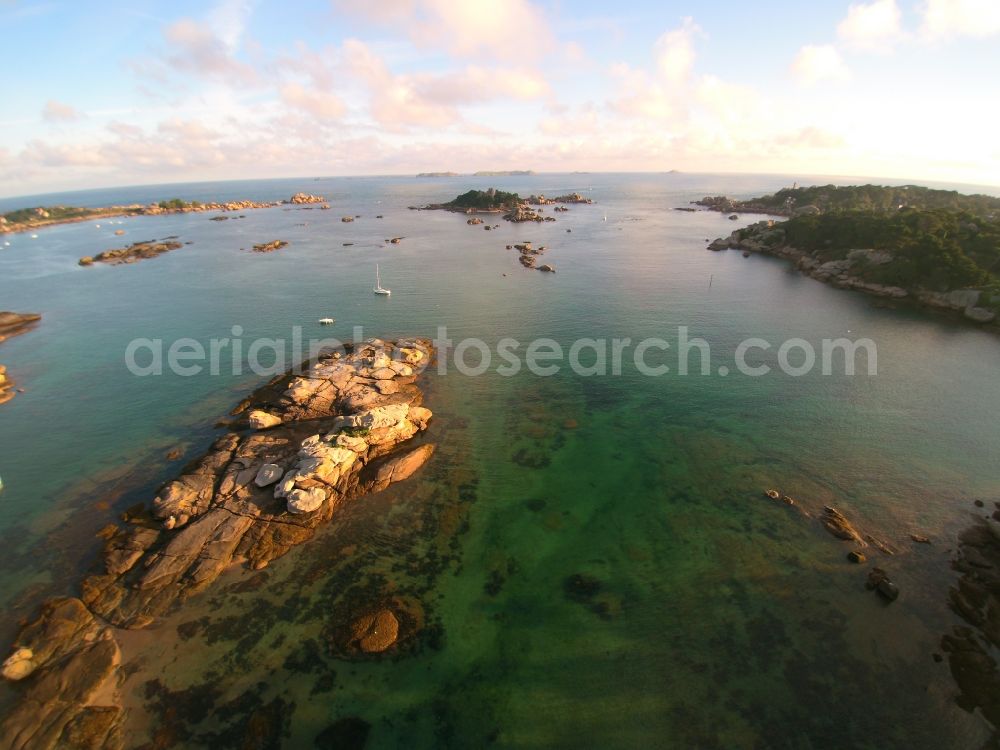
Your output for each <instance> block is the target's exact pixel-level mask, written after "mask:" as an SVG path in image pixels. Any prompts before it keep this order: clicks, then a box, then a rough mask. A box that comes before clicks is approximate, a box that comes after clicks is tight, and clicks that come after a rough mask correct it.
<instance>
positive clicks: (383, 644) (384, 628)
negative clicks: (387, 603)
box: [351, 609, 399, 654]
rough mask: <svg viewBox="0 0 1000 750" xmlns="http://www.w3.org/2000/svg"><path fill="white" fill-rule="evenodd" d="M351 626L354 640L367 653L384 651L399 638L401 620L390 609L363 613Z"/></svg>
mask: <svg viewBox="0 0 1000 750" xmlns="http://www.w3.org/2000/svg"><path fill="white" fill-rule="evenodd" d="M351 628H352V630H353V638H352V642H353V643H354V644H355V645H356V646H357V647H358V648H359V649H360V650H361V651H362V652H363V653H366V654H378V653H382V652H383V651H385V650H386V649H388V648H390V647H392V646H393V645H394V644H395V643H396V640H397V638H399V620H398V619H397V618H396V615H394V614H393V613H392V610H389V609H381V610H379V611H378V612H373V613H371V614H367V615H363V616H362V617H360V618H358V619H357V620H356V621H355V622H354V624H353V625H352V626H351Z"/></svg>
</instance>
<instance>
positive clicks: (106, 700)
mask: <svg viewBox="0 0 1000 750" xmlns="http://www.w3.org/2000/svg"><path fill="white" fill-rule="evenodd" d="M431 356H432V350H431V344H430V342H429V341H427V340H425V339H407V340H399V341H396V342H394V343H391V342H385V341H381V340H379V339H371V340H368V341H365V342H361V343H358V344H356V345H349V346H347V347H345V349H344V351H343V352H335V353H330V354H327V355H323V356H321V357H320V358H319V359H318V360H316V361H314V362H312V363H311V364H309V365H308V366H307V367H306V368H305V370H304V372H302V374H295V373H288V374H286V375H283V376H279V377H278V378H275V379H274V380H273V381H272V382H270V383H268V384H267V385H265V386H264V387H263V388H261V389H259V390H258V391H256V392H255V393H254V394H252V395H251V396H250V397H249V398H247V399H245V400H244V401H243V402H242V403H241V404H240V405H239V406H238V407H237V408H236V409H235V410H234V415H235V416H236V417H237V421H236V422H235V423H234V424H233V425H232V426H231V431H229V432H227V434H225V435H223V436H222V437H220V438H219V439H218V440H217V441H216V442H215V443H214V444H213V445H212V447H211V449H210V450H209V451H208V453H207V454H206V455H205V456H204V457H203V458H201V459H200V460H198V461H196V462H194V463H193V464H191V465H189V466H188V467H187V469H186V470H185V471H184V473H183V474H181V475H180V476H179V477H177V478H176V479H175V480H173V481H171V482H168V483H167V484H166V485H165V486H164V487H163V488H162V489H161V490H160V491H159V493H158V494H157V496H156V497H155V499H154V500H153V502H152V504H151V505H150V506H149V507H148V508H142V507H141V506H140V507H139V508H133V509H130V510H129V511H127V512H126V513H125V515H124V524H123V525H120V526H111V527H109V528H108V529H106V530H105V531H104V532H102V535H103V537H104V538H105V539H106V543H105V547H104V555H103V561H102V562H101V568H102V569H101V570H99V571H95V572H94V573H93V574H92V575H90V576H89V577H87V578H86V579H85V580H84V581H83V583H82V586H81V596H80V598H75V597H62V598H58V599H54V600H52V601H49V602H48V603H46V604H45V605H44V606H43V607H42V608H41V611H40V613H39V615H38V617H37V619H35V620H34V621H32V622H30V623H28V624H27V625H25V626H24V628H23V629H22V631H21V633H20V634H19V635H18V637H17V638H16V640H15V642H14V644H13V646H12V649H11V653H10V656H9V657H8V658H7V659H6V661H4V662H3V666H2V674H3V677H5V678H6V679H8V680H12V681H18V682H22V683H23V688H22V690H21V691H20V694H19V702H18V703H17V705H16V706H14V707H13V708H12V710H10V711H9V712H8V713H7V715H6V717H5V718H4V719H3V723H2V725H0V732H2V736H3V737H4V738H5V740H6V741H7V743H8V744H7V746H8V747H10V748H12V749H13V750H49V749H50V748H65V747H78V746H79V747H83V746H86V747H102V748H120V747H122V746H123V744H124V738H123V737H122V732H121V725H122V721H123V709H122V707H121V699H120V695H119V685H120V683H121V680H122V679H123V676H124V674H125V673H126V672H127V671H128V670H131V669H134V668H137V665H134V664H122V656H121V650H120V648H119V645H118V638H117V635H116V633H117V631H116V629H117V628H129V629H137V628H144V627H147V626H148V625H150V624H151V623H153V622H154V621H155V620H156V618H157V617H159V616H160V615H162V614H164V613H166V612H167V611H168V610H171V609H172V608H174V607H177V606H182V603H183V601H184V600H185V599H187V598H188V597H190V596H193V595H195V594H196V593H198V592H200V591H203V590H204V589H206V588H207V587H209V586H210V585H211V584H212V583H213V582H214V581H215V580H216V579H217V578H218V577H219V575H220V574H222V572H223V571H225V570H227V569H228V568H231V567H232V566H235V565H237V564H241V563H242V564H245V565H246V566H247V567H248V568H251V569H254V570H259V569H261V568H264V567H265V566H267V565H268V563H269V562H270V561H272V560H274V559H276V558H278V557H281V556H282V555H284V554H285V553H287V552H288V551H289V550H290V549H291V548H292V547H294V546H296V545H299V544H302V543H304V542H306V541H308V540H309V539H310V538H312V536H313V535H314V533H315V530H316V528H317V527H318V526H319V525H320V524H323V523H325V522H327V521H329V520H330V519H331V518H332V517H333V516H334V515H335V514H336V513H337V510H338V508H340V507H341V505H342V504H344V503H347V502H352V501H355V502H356V501H357V498H359V497H361V496H363V495H366V494H368V493H372V492H378V491H380V490H383V489H385V488H386V487H388V486H389V485H390V484H392V483H394V482H400V481H402V480H404V479H407V478H408V477H410V476H411V475H412V474H413V473H414V472H416V471H417V470H418V469H419V468H420V467H421V466H422V465H423V464H424V463H426V462H427V460H428V459H429V458H430V457H431V455H432V454H433V453H434V444H433V443H429V442H419V443H417V444H414V443H413V442H411V441H413V439H414V438H415V437H416V436H418V434H419V433H420V432H422V431H423V430H425V429H427V426H428V422H429V421H430V419H431V411H430V410H429V409H426V408H424V407H423V406H421V401H422V398H423V396H422V393H421V391H420V389H419V388H418V387H417V385H416V383H415V381H416V379H417V374H416V369H419V368H421V367H422V366H424V365H426V364H427V362H428V361H429V360H430V357H431ZM403 614H405V613H402V612H393V611H392V610H391V609H385V608H384V607H383V608H380V609H378V610H377V611H374V612H372V613H371V615H370V616H365V617H362V618H361V619H359V620H358V621H357V622H356V623H355V624H354V625H355V627H354V634H353V639H352V640H351V641H350V643H349V644H348V646H347V647H348V648H355V649H357V650H358V651H360V652H364V653H381V652H390V653H391V650H392V648H393V646H394V643H395V640H396V638H397V637H399V635H400V630H399V628H398V627H397V624H398V619H399V618H398V616H401V615H403ZM81 735H83V736H85V737H86V738H87V744H85V745H84V744H80V743H79V738H80V737H81Z"/></svg>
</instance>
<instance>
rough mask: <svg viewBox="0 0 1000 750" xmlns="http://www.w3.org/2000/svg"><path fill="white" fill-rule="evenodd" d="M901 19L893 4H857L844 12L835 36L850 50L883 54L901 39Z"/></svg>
mask: <svg viewBox="0 0 1000 750" xmlns="http://www.w3.org/2000/svg"><path fill="white" fill-rule="evenodd" d="M902 19H903V14H902V13H901V12H900V10H899V6H898V5H896V0H874V2H871V3H867V4H865V3H858V4H856V5H851V6H850V7H849V8H848V9H847V17H846V18H845V19H844V20H843V21H841V22H840V24H839V25H838V26H837V35H838V36H839V37H840V38H841V39H842V40H843V41H844V42H845V43H847V44H848V45H850V46H852V47H857V48H859V49H866V50H872V51H885V50H886V49H887V48H888V47H890V46H891V45H892V44H893V43H894V42H896V41H897V40H898V39H899V38H900V37H901V36H902V33H903V32H902Z"/></svg>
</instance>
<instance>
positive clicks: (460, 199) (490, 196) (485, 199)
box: [410, 188, 593, 224]
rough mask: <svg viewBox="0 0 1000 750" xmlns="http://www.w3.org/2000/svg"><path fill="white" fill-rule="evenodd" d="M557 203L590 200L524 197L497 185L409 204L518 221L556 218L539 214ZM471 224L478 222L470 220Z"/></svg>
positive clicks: (575, 195) (573, 196) (576, 195)
mask: <svg viewBox="0 0 1000 750" xmlns="http://www.w3.org/2000/svg"><path fill="white" fill-rule="evenodd" d="M560 203H584V204H588V203H593V201H591V200H590V199H589V198H584V197H583V196H582V195H580V194H579V193H569V194H567V195H561V196H559V197H557V198H546V197H545V196H544V195H532V196H531V197H529V198H528V199H527V200H525V199H522V198H521V196H520V195H518V194H517V193H510V192H507V191H504V190H497V189H496V188H489V189H488V190H469V191H467V192H465V193H462V194H461V195H459V196H457V197H456V198H454V199H452V200H450V201H448V202H447V203H431V204H429V205H427V206H423V207H422V208H417V207H415V206H411V207H410V208H411V209H415V210H420V211H454V212H457V213H464V214H502V216H503V218H504V219H505V220H506V221H509V222H512V223H515V224H520V223H523V222H529V221H535V222H542V221H555V220H556V219H555V217H554V216H542V215H541V213H540V211H541V210H542V209H541V208H537V207H538V206H544V205H548V204H560ZM469 223H470V224H478V223H481V222H477V221H470V222H469Z"/></svg>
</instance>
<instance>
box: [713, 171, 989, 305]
mask: <svg viewBox="0 0 1000 750" xmlns="http://www.w3.org/2000/svg"><path fill="white" fill-rule="evenodd" d="M724 201H725V202H724ZM706 202H708V203H711V204H712V207H716V206H718V207H719V208H717V209H716V210H726V211H728V210H740V209H734V208H733V207H736V206H751V207H753V208H751V209H749V210H756V209H758V208H759V209H761V210H763V209H765V208H766V209H767V210H768V212H769V213H779V211H778V210H776V209H779V208H781V209H783V211H784V213H785V215H790V216H791V218H789V219H788V220H786V221H774V220H767V221H760V222H757V223H755V224H751V225H750V226H748V227H745V228H743V229H739V230H737V231H735V232H733V233H732V234H730V235H729V237H727V238H724V239H717V240H715V241H714V242H712V243H710V244H709V249H711V250H724V249H726V248H730V247H731V248H737V249H741V250H743V251H744V254H745V255H749V254H751V253H754V252H760V253H766V254H770V255H776V256H779V257H783V258H788V259H789V260H792V261H793V262H794V263H795V264H796V266H797V267H798V268H799V269H800V270H801V271H803V272H804V273H806V274H808V275H810V276H812V277H813V278H816V279H819V280H821V281H825V282H827V283H830V284H833V285H835V286H839V287H843V288H848V289H856V290H859V291H863V292H866V293H869V294H874V295H878V296H881V297H888V298H893V299H899V300H904V299H905V300H912V301H913V302H915V303H916V304H918V305H920V306H923V307H929V308H934V309H938V310H948V311H953V312H956V313H960V314H961V315H962V316H963V317H964V318H965V319H967V320H970V321H973V322H975V323H980V324H993V323H995V322H996V320H997V317H998V315H1000V199H998V198H993V197H991V196H986V195H962V194H960V193H957V192H954V191H945V190H931V189H929V188H924V187H918V186H914V185H908V186H905V187H877V186H873V185H864V186H855V187H846V188H835V187H833V186H832V185H830V186H825V187H812V188H792V189H788V190H782V191H778V192H777V193H775V194H774V195H770V196H764V197H762V198H754V199H751V200H749V201H730V200H729V199H721V200H720V199H719V198H711V199H708V198H706V199H704V200H703V201H699V203H700V204H701V205H706ZM725 205H728V206H729V208H726V209H722V208H721V207H722V206H725ZM742 210H748V209H742Z"/></svg>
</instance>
